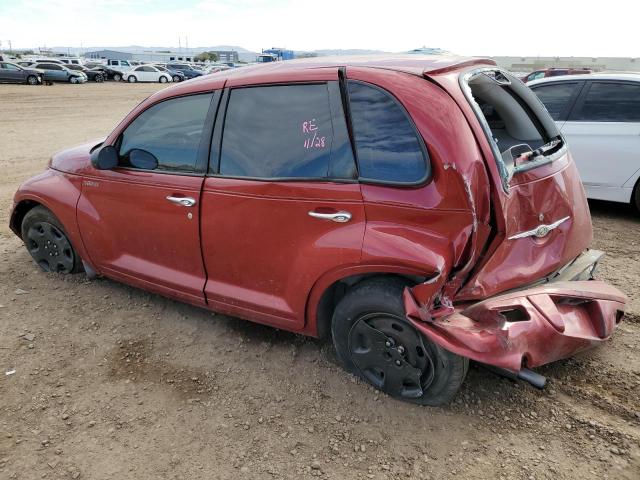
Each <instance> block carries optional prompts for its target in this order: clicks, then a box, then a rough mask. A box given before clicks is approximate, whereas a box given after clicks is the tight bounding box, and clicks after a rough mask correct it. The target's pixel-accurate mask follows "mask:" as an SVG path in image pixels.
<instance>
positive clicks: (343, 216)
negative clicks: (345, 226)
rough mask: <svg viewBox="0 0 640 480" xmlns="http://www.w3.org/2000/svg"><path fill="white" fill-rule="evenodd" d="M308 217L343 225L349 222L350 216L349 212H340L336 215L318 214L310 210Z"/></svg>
mask: <svg viewBox="0 0 640 480" xmlns="http://www.w3.org/2000/svg"><path fill="white" fill-rule="evenodd" d="M309 216H310V217H313V218H320V219H322V220H331V221H332V222H338V223H345V222H348V221H349V220H351V214H350V213H349V212H345V211H340V212H336V213H320V212H314V211H313V210H311V211H310V212H309Z"/></svg>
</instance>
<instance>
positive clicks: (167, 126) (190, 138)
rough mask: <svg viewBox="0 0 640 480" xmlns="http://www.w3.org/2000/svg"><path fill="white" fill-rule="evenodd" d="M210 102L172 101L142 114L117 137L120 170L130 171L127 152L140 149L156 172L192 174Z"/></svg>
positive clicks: (207, 97) (203, 98)
mask: <svg viewBox="0 0 640 480" xmlns="http://www.w3.org/2000/svg"><path fill="white" fill-rule="evenodd" d="M211 98H212V94H204V95H191V96H188V97H180V98H174V99H170V100H165V101H163V102H160V103H157V104H155V105H153V106H152V107H150V108H148V109H147V110H145V111H144V112H142V113H141V114H140V115H139V116H138V117H137V118H136V119H135V120H134V121H133V122H131V124H130V125H129V126H128V127H127V128H126V130H125V131H124V132H123V133H122V135H121V137H120V149H119V152H120V158H121V166H124V167H131V165H130V164H129V162H128V155H129V152H130V151H131V150H133V149H141V150H145V151H147V152H149V153H151V154H153V155H154V156H155V157H156V158H157V159H158V170H164V171H170V172H194V171H195V167H196V161H197V156H198V149H199V146H200V140H201V137H202V132H203V130H204V126H205V119H206V117H207V112H208V111H209V105H210V104H211Z"/></svg>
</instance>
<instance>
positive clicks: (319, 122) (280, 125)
mask: <svg viewBox="0 0 640 480" xmlns="http://www.w3.org/2000/svg"><path fill="white" fill-rule="evenodd" d="M333 139H334V131H333V125H332V121H331V108H330V105H329V92H328V88H327V85H326V84H318V85H282V86H269V87H249V88H237V89H233V90H231V92H230V96H229V103H228V105H227V113H226V117H225V125H224V132H223V139H222V149H221V153H220V174H221V175H226V176H234V177H255V178H325V177H328V176H329V164H330V160H331V149H332V142H333Z"/></svg>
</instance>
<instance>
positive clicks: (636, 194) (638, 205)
mask: <svg viewBox="0 0 640 480" xmlns="http://www.w3.org/2000/svg"><path fill="white" fill-rule="evenodd" d="M631 206H632V207H634V208H635V209H636V212H638V213H640V179H639V180H638V181H637V182H636V186H635V187H633V195H631Z"/></svg>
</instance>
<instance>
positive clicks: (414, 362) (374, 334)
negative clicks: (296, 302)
mask: <svg viewBox="0 0 640 480" xmlns="http://www.w3.org/2000/svg"><path fill="white" fill-rule="evenodd" d="M405 286H406V283H405V282H404V281H402V280H401V279H397V278H394V279H390V278H383V277H378V278H372V279H369V280H364V281H362V282H360V283H358V284H356V285H355V286H354V287H353V288H352V289H351V290H350V291H348V292H347V294H346V295H345V296H344V297H343V298H342V299H341V300H340V303H338V305H337V307H336V309H335V311H334V314H333V319H332V323H331V333H332V337H333V344H334V346H335V349H336V353H337V356H338V360H339V361H340V363H341V364H342V366H343V367H344V368H345V369H346V370H347V371H348V372H350V373H353V374H354V375H356V376H358V377H360V378H361V379H363V380H364V381H366V382H367V383H369V384H371V385H373V386H374V387H375V388H377V389H379V390H381V391H383V392H385V393H387V394H389V395H391V396H392V397H394V398H398V399H401V400H405V401H408V402H412V403H416V404H419V405H430V406H438V405H443V404H446V403H448V402H449V401H450V400H451V399H452V398H453V397H454V395H455V394H456V392H457V391H458V389H459V388H460V385H462V382H463V381H464V378H465V376H466V374H467V369H468V366H469V360H468V359H467V358H464V357H461V356H459V355H456V354H454V353H451V352H449V351H447V350H444V349H443V348H442V347H440V346H439V345H437V344H435V343H433V342H431V341H430V340H429V339H427V338H426V337H424V336H423V335H422V334H420V332H419V331H418V330H417V329H415V327H413V326H412V325H411V323H410V322H409V321H408V320H406V317H405V311H404V305H403V301H402V293H403V290H404V288H405Z"/></svg>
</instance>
